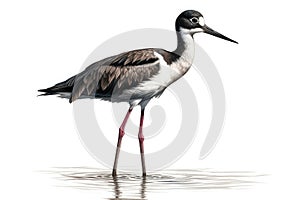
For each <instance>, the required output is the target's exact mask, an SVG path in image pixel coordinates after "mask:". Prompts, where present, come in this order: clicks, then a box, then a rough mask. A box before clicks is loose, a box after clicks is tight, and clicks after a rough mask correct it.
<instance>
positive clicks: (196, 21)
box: [190, 17, 199, 24]
mask: <svg viewBox="0 0 300 200" xmlns="http://www.w3.org/2000/svg"><path fill="white" fill-rule="evenodd" d="M190 20H191V22H192V23H194V24H196V23H198V22H199V20H198V18H197V17H193V18H191V19H190Z"/></svg>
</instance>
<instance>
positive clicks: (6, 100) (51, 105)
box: [0, 0, 300, 199]
mask: <svg viewBox="0 0 300 200" xmlns="http://www.w3.org/2000/svg"><path fill="white" fill-rule="evenodd" d="M297 5H298V4H297V2H296V1H291V0H290V1H287V0H286V1H276V2H275V1H247V2H246V1H233V0H227V1H213V0H210V1H199V0H197V1H196V0H195V1H192V0H191V1H172V3H170V2H168V1H154V0H153V1H133V0H130V1H129V0H128V1H118V2H116V1H106V2H105V3H104V1H102V2H100V1H85V2H83V1H81V2H79V1H49V2H42V1H7V2H4V1H1V3H0V22H1V23H0V27H1V29H0V36H1V37H0V55H1V58H0V67H1V68H0V69H1V78H0V83H1V104H0V113H1V114H0V117H1V126H0V128H1V139H0V148H1V151H0V152H1V165H0V166H1V170H0V173H1V175H0V177H1V179H0V180H1V199H17V198H22V199H29V198H30V199H41V198H43V199H62V198H73V199H83V198H85V199H87V198H90V199H99V197H98V194H97V191H91V192H86V191H78V190H72V189H64V188H56V187H53V182H54V181H53V180H52V179H51V178H48V177H45V176H43V175H41V174H40V173H38V172H36V171H38V170H47V169H49V168H51V167H59V166H60V167H67V166H90V167H99V168H101V167H102V166H101V165H100V164H99V163H97V162H96V161H95V160H94V159H93V158H92V157H91V156H90V155H89V154H88V153H87V152H86V150H85V149H84V147H83V146H82V144H81V143H80V140H79V138H78V136H77V134H76V130H75V125H74V122H73V115H72V106H71V105H70V104H68V102H67V101H66V100H62V99H58V98H54V97H49V98H36V95H37V92H36V90H37V89H40V88H44V87H48V86H51V85H52V84H54V83H56V82H59V81H62V80H65V79H66V78H68V77H69V76H71V75H73V74H75V73H77V72H78V70H79V69H80V67H81V64H82V63H83V62H84V60H85V58H86V57H87V56H88V55H89V53H90V52H92V51H93V50H94V49H95V48H96V47H97V46H98V45H99V44H101V43H102V42H104V41H105V40H107V39H109V38H110V37H111V36H114V35H116V34H119V33H122V32H125V31H129V30H133V29H137V28H164V29H169V30H173V28H174V20H175V18H176V17H177V15H178V14H179V13H180V12H182V11H183V10H185V9H195V10H199V11H200V12H202V14H203V15H204V16H205V19H206V23H207V24H208V25H209V26H211V27H212V28H214V29H216V30H218V31H220V32H221V33H224V34H225V35H228V36H229V37H231V38H232V39H235V40H237V41H238V42H240V44H239V45H234V44H232V43H229V42H225V41H222V40H220V39H216V38H213V37H212V36H207V35H197V36H195V40H196V42H197V43H198V44H200V45H201V46H202V48H204V49H205V50H206V52H207V53H208V54H209V55H210V57H211V58H212V59H213V61H214V62H215V64H216V66H217V67H218V70H219V73H220V75H221V77H222V80H223V83H224V86H225V92H226V99H227V113H226V123H225V126H224V130H223V135H222V138H221V140H220V141H219V143H218V145H217V146H216V148H215V149H214V151H213V152H212V153H211V154H210V155H209V156H208V157H207V158H206V159H205V160H198V156H199V151H200V147H201V144H202V142H203V138H204V135H203V134H205V129H206V128H207V125H205V123H204V125H203V129H200V130H199V137H197V139H196V140H195V142H194V144H193V146H192V147H191V149H190V150H189V151H188V152H187V153H186V154H185V156H184V157H183V158H182V159H180V160H179V161H178V162H177V163H175V164H174V165H173V166H172V168H202V167H203V168H205V167H210V168H214V169H226V170H252V171H257V172H261V173H267V174H270V176H269V177H268V178H266V180H265V183H264V184H260V185H256V186H255V187H253V188H251V189H248V190H224V191H223V190H222V191H218V192H215V191H201V192H199V193H197V195H198V196H199V197H200V198H205V199H219V198H220V197H222V198H226V199H229V198H230V199H241V198H243V199H263V198H268V199H270V198H278V199H299V197H300V195H299V190H298V189H299V183H298V182H299V178H300V177H299V171H298V170H299V167H300V166H299V162H298V161H299V152H300V147H299V133H300V128H299V120H300V115H299V113H300V105H299V102H300V93H299V85H300V79H299V78H298V77H299V74H300V70H299V67H300V63H299V45H300V43H299V35H300V29H299V23H298V19H300V14H299V6H297ZM192 73H193V72H192V71H190V72H189V73H188V74H187V75H186V76H187V77H186V78H187V79H191V81H192V82H193V83H197V81H198V82H199V92H200V91H203V90H205V87H203V83H202V80H201V79H199V80H196V79H195V77H193V76H192ZM194 79H195V80H194ZM177 84H180V82H178V83H177ZM202 89H203V90H202ZM201 95H202V96H203V99H204V100H203V101H202V102H201V105H200V106H202V107H203V108H205V105H206V104H208V105H209V101H208V100H207V93H205V92H201ZM168 96H172V95H171V94H170V93H167V94H164V95H163V96H162V100H161V102H162V105H164V104H167V101H166V100H168ZM170 98H172V97H170ZM205 99H206V100H205ZM156 102H158V103H160V99H158V100H157V101H156ZM164 102H165V103H164ZM102 103H103V105H102ZM175 103H176V102H175ZM107 105H109V104H107V103H104V102H99V103H97V106H98V108H99V109H100V108H101V106H103V107H105V106H107ZM166 109H171V108H166ZM166 111H168V110H166ZM176 111H177V110H176ZM178 112H180V111H178ZM106 114H107V113H106ZM122 114H123V113H122ZM179 114H180V113H179ZM205 114H207V115H208V116H209V115H210V111H209V109H204V114H203V113H202V118H203V116H204V118H205ZM99 115H100V114H98V115H97V116H99ZM107 116H108V117H106V121H105V123H106V124H111V126H112V127H113V128H114V129H113V130H117V125H116V124H115V123H114V121H113V119H111V120H110V115H109V114H107ZM100 118H101V117H99V120H100ZM133 118H134V119H138V113H136V114H135V115H133ZM146 119H147V118H146ZM172 120H174V121H176V120H177V118H176V115H174V114H172V115H168V121H172ZM115 132H116V131H115ZM116 135H117V132H116V133H115V136H114V137H115V139H116V137H117V136H116ZM166 144H167V143H166ZM136 145H138V143H136ZM124 146H125V145H124ZM147 148H148V149H149V151H150V149H151V147H147ZM147 148H146V149H147ZM172 195H174V196H176V197H178V198H179V199H182V198H186V196H187V195H189V193H185V194H184V196H182V197H181V196H180V195H183V194H181V193H176V192H174V193H169V194H166V193H162V194H159V195H157V194H156V196H155V198H154V199H159V198H165V197H169V198H170V196H172ZM194 195H195V194H190V197H193V196H194ZM148 198H149V199H152V198H151V195H149V196H148Z"/></svg>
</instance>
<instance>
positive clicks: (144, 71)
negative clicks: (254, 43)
mask: <svg viewBox="0 0 300 200" xmlns="http://www.w3.org/2000/svg"><path fill="white" fill-rule="evenodd" d="M175 29H176V35H177V47H176V49H175V50H173V51H168V50H164V49H161V48H144V49H136V50H132V51H128V52H124V53H120V54H118V55H113V56H111V57H107V58H104V59H102V60H99V61H97V62H94V63H93V64H91V65H89V66H88V67H86V68H85V69H84V70H83V71H82V72H80V73H78V74H77V75H75V76H72V77H70V78H69V79H67V80H65V81H63V82H60V83H57V84H55V85H54V86H52V87H49V88H46V89H40V90H38V92H42V94H40V95H39V96H47V95H58V96H59V97H61V98H67V99H69V103H72V102H74V101H76V100H79V99H86V98H88V99H100V100H105V101H110V102H113V103H114V102H127V103H128V104H129V108H128V111H127V113H126V115H125V117H124V120H123V122H122V124H121V126H120V127H119V133H118V141H117V146H116V152H115V158H114V165H113V169H112V176H113V177H116V176H117V165H118V159H119V154H120V149H121V143H122V138H123V136H124V135H125V126H126V123H127V121H128V119H129V117H130V114H131V112H132V110H133V109H134V108H135V107H136V106H140V107H141V114H140V121H139V131H138V140H139V147H140V157H141V163H142V176H143V177H146V163H145V156H144V135H143V123H144V115H145V108H146V106H147V105H148V103H149V102H150V100H151V99H152V98H154V97H156V98H158V97H159V96H160V95H162V93H163V92H164V91H165V89H166V88H167V87H168V86H170V85H171V84H172V83H174V82H175V81H177V80H178V79H180V78H181V77H182V76H184V75H185V74H186V73H187V72H188V70H189V69H190V67H191V66H192V64H193V59H194V54H195V42H194V34H196V33H206V34H210V35H213V36H216V37H218V38H221V39H224V40H227V41H230V42H233V43H236V44H238V42H236V41H234V40H232V39H230V38H228V37H226V36H224V35H222V34H220V33H219V32H217V31H215V30H213V29H212V28H210V27H209V26H207V25H206V23H205V21H204V17H203V15H202V14H201V13H200V12H198V11H196V10H186V11H183V12H182V13H181V14H180V15H179V16H178V17H177V18H176V21H175Z"/></svg>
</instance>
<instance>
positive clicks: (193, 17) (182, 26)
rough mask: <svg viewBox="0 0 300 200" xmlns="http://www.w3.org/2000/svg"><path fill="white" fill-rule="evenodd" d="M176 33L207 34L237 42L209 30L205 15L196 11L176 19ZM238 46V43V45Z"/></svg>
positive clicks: (183, 14) (183, 13) (182, 14)
mask: <svg viewBox="0 0 300 200" xmlns="http://www.w3.org/2000/svg"><path fill="white" fill-rule="evenodd" d="M175 25H176V31H177V32H180V33H183V34H190V35H194V34H195V33H207V34H210V35H213V36H216V37H219V38H222V39H224V40H228V41H230V42H234V43H237V42H236V41H234V40H232V39H230V38H228V37H226V36H224V35H222V34H220V33H218V32H217V31H214V30H213V29H211V28H209V27H208V26H207V25H206V24H205V21H204V18H203V15H202V14H201V13H200V12H198V11H195V10H186V11H184V12H182V13H181V14H180V15H179V16H178V17H177V19H176V23H175ZM237 44H238V43H237Z"/></svg>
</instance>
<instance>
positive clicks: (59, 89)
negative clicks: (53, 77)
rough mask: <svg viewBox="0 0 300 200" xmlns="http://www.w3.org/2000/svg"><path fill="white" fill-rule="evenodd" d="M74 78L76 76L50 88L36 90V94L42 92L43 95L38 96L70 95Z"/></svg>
mask: <svg viewBox="0 0 300 200" xmlns="http://www.w3.org/2000/svg"><path fill="white" fill-rule="evenodd" d="M75 77H76V76H73V77H71V78H69V79H68V80H66V81H63V82H61V83H58V84H56V85H54V86H52V87H49V88H46V89H40V90H38V92H43V94H40V95H38V96H47V95H56V94H61V93H72V90H73V86H74V81H75Z"/></svg>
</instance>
